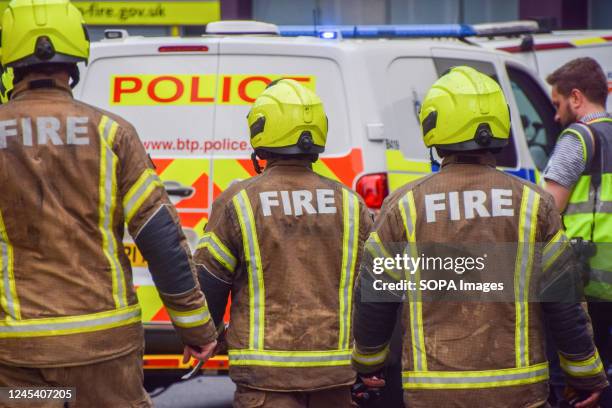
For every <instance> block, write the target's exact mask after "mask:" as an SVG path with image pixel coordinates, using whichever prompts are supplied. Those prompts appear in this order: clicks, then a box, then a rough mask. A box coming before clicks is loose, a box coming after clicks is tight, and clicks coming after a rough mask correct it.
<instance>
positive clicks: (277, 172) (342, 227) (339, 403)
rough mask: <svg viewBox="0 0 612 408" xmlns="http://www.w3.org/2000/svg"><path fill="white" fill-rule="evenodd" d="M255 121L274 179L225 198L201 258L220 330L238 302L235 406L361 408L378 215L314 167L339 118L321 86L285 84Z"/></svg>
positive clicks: (235, 189) (264, 100)
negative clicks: (360, 353)
mask: <svg viewBox="0 0 612 408" xmlns="http://www.w3.org/2000/svg"><path fill="white" fill-rule="evenodd" d="M248 123H249V128H250V132H251V145H252V146H253V148H254V149H255V153H254V156H253V161H254V164H255V167H256V169H257V170H258V171H260V168H259V164H258V163H257V159H256V157H255V154H256V155H257V156H259V157H260V158H262V159H265V160H267V163H266V167H265V170H263V173H262V174H260V175H258V176H256V177H253V178H250V179H247V180H244V181H241V182H237V183H235V184H232V185H231V186H230V187H229V188H228V189H227V190H225V191H224V192H223V193H222V194H221V195H220V196H219V197H218V198H217V199H216V200H215V202H214V204H213V208H212V212H211V214H210V219H209V221H208V224H207V226H206V230H205V234H204V237H203V239H202V240H201V242H200V244H199V247H198V248H199V249H198V250H197V252H196V254H195V261H196V264H198V267H199V268H200V274H201V275H200V279H201V282H203V287H204V293H205V295H206V298H207V300H208V304H209V305H210V312H211V315H212V317H213V319H214V321H215V323H216V324H217V325H219V324H222V323H223V322H222V317H223V313H224V311H225V307H226V304H227V298H228V295H229V293H230V291H231V294H232V305H231V311H230V325H229V329H228V331H227V345H228V348H229V352H228V353H229V359H230V377H231V378H232V380H233V381H234V382H235V383H236V384H237V390H236V394H235V398H234V406H236V407H313V408H316V407H349V406H350V404H351V392H350V386H351V385H352V384H353V383H354V381H355V372H354V371H353V369H352V368H351V366H350V356H351V347H352V330H351V311H352V303H353V302H352V295H353V291H352V289H353V284H354V281H355V276H356V271H357V266H358V264H359V260H360V254H361V248H362V245H363V243H364V241H365V239H366V238H367V234H368V232H369V228H370V225H371V218H370V214H369V212H368V210H367V208H366V206H365V204H364V203H363V201H362V200H361V198H360V197H359V196H357V194H355V193H354V192H353V191H351V190H350V189H348V188H347V187H346V186H344V185H342V184H340V183H338V182H336V181H333V180H330V179H327V178H325V177H323V176H320V175H318V174H317V173H315V172H314V171H313V170H312V163H313V162H315V161H316V160H317V159H318V155H319V154H320V153H322V152H323V150H324V148H325V143H326V140H327V117H326V115H325V111H324V109H323V104H322V102H321V100H320V99H319V97H318V96H317V95H316V94H315V93H314V92H312V91H311V90H310V89H308V88H306V87H304V86H303V85H301V84H300V83H299V82H296V81H294V80H291V79H281V80H279V81H276V82H273V83H272V84H270V85H269V86H268V88H267V89H266V90H265V91H264V92H263V94H262V95H260V96H259V97H258V98H257V100H256V101H255V103H254V104H253V106H252V108H251V111H250V112H249V115H248Z"/></svg>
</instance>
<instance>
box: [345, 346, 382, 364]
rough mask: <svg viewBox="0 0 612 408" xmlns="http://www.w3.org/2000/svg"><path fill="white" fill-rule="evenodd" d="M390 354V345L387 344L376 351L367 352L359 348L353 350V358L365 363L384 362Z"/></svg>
mask: <svg viewBox="0 0 612 408" xmlns="http://www.w3.org/2000/svg"><path fill="white" fill-rule="evenodd" d="M387 355H389V346H385V347H384V348H383V349H382V350H380V351H378V352H376V353H370V354H365V353H362V352H360V351H358V350H353V360H354V361H356V362H357V363H359V364H363V365H377V364H382V363H384V362H385V360H386V359H387Z"/></svg>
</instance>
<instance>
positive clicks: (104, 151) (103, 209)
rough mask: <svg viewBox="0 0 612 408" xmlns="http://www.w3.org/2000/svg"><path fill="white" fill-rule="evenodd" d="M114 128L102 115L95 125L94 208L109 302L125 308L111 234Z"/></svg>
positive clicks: (114, 195) (114, 198)
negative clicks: (96, 175)
mask: <svg viewBox="0 0 612 408" xmlns="http://www.w3.org/2000/svg"><path fill="white" fill-rule="evenodd" d="M117 128H118V125H117V123H116V122H115V121H113V120H111V119H110V118H108V117H107V116H102V120H100V124H99V125H98V132H99V134H100V187H99V194H100V203H99V208H98V216H99V228H100V232H101V234H102V251H103V252H104V255H105V256H106V259H107V260H108V263H109V265H110V269H111V279H112V285H113V299H114V301H115V306H116V307H117V308H122V307H125V306H127V291H126V287H125V278H124V274H123V269H122V268H121V263H120V262H119V258H118V255H117V240H116V237H115V234H114V233H113V217H114V214H115V206H116V201H117V162H118V159H117V155H116V154H115V152H114V151H113V142H114V140H115V134H116V133H117Z"/></svg>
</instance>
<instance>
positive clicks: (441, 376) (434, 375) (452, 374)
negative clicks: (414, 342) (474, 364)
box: [402, 363, 548, 390]
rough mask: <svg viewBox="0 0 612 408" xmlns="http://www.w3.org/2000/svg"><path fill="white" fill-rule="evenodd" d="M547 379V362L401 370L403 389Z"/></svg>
mask: <svg viewBox="0 0 612 408" xmlns="http://www.w3.org/2000/svg"><path fill="white" fill-rule="evenodd" d="M547 379H548V363H540V364H535V365H533V366H529V367H524V368H505V369H501V370H484V371H404V372H403V373H402V382H403V386H404V389H412V390H418V389H430V390H453V389H471V388H498V387H508V386H512V385H524V384H534V383H539V382H542V381H546V380H547Z"/></svg>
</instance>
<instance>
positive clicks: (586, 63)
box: [546, 57, 608, 106]
mask: <svg viewBox="0 0 612 408" xmlns="http://www.w3.org/2000/svg"><path fill="white" fill-rule="evenodd" d="M546 82H548V83H549V84H550V85H552V86H556V87H557V91H559V93H560V94H561V95H563V96H565V97H568V96H569V95H570V93H571V92H572V89H578V90H579V91H580V92H582V93H583V94H584V95H585V96H586V97H587V99H588V100H589V101H591V102H594V103H597V104H599V105H603V106H605V105H606V99H607V98H608V82H607V79H606V75H605V74H604V72H603V70H602V69H601V66H600V65H599V64H598V63H597V61H595V60H594V59H593V58H589V57H585V58H576V59H574V60H571V61H570V62H568V63H566V64H565V65H563V66H562V67H560V68H558V69H557V70H556V71H555V72H553V73H552V74H550V75H549V76H548V77H546Z"/></svg>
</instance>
